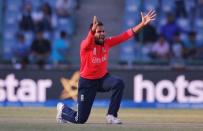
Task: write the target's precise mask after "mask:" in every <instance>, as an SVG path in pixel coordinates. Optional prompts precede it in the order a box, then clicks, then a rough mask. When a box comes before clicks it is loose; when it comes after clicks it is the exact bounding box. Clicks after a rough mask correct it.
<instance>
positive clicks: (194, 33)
mask: <svg viewBox="0 0 203 131" xmlns="http://www.w3.org/2000/svg"><path fill="white" fill-rule="evenodd" d="M188 35H189V36H196V35H197V33H196V32H195V31H190V32H188Z"/></svg>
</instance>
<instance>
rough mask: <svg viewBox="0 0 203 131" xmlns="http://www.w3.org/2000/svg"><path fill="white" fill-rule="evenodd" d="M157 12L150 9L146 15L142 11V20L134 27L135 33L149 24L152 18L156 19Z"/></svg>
mask: <svg viewBox="0 0 203 131" xmlns="http://www.w3.org/2000/svg"><path fill="white" fill-rule="evenodd" d="M155 16H156V13H155V11H154V10H150V11H149V12H148V13H147V14H146V15H144V14H143V13H142V12H141V17H142V21H141V22H140V23H139V24H138V25H136V26H134V27H133V28H132V30H133V32H134V33H137V32H138V31H139V30H140V29H141V28H143V27H144V26H145V25H147V24H149V23H150V22H151V21H152V20H155Z"/></svg>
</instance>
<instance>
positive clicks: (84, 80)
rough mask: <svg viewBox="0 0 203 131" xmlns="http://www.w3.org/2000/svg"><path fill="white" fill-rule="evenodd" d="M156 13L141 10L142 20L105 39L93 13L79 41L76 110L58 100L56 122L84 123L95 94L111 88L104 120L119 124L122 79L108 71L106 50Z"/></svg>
mask: <svg viewBox="0 0 203 131" xmlns="http://www.w3.org/2000/svg"><path fill="white" fill-rule="evenodd" d="M155 16H156V14H155V11H153V10H151V11H149V12H148V13H147V14H146V15H145V14H143V13H142V12H141V18H142V21H141V22H140V23H139V24H138V25H136V26H134V27H132V28H131V29H128V30H127V31H126V32H124V33H122V34H120V35H118V36H114V37H109V38H105V30H104V26H103V23H102V22H98V21H97V18H96V16H94V18H93V23H92V24H91V26H90V30H89V32H88V35H87V37H86V38H85V39H84V40H83V41H82V42H81V47H80V62H81V63H80V64H81V65H80V79H79V83H78V110H77V111H74V110H73V109H71V108H69V107H68V106H66V105H64V104H63V103H58V104H57V115H56V120H57V122H58V123H67V122H71V123H76V124H83V123H85V122H86V121H87V119H88V117H89V115H90V112H91V108H92V105H93V102H94V99H95V96H96V93H97V92H109V91H112V95H111V99H110V105H109V108H108V112H107V115H106V120H107V123H109V124H121V123H122V122H121V121H120V119H118V110H119V107H120V103H121V99H122V95H123V90H124V82H123V81H122V80H121V79H119V78H117V77H115V76H112V75H111V74H110V73H109V72H108V70H107V66H108V54H109V50H110V49H111V48H112V47H114V46H116V45H118V44H120V43H122V42H124V41H126V40H128V39H129V38H131V37H133V36H134V34H135V33H137V32H138V31H139V30H140V29H141V28H143V27H144V26H145V25H147V24H148V23H150V22H151V21H152V20H154V19H155Z"/></svg>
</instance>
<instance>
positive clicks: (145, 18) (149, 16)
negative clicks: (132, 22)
mask: <svg viewBox="0 0 203 131" xmlns="http://www.w3.org/2000/svg"><path fill="white" fill-rule="evenodd" d="M155 16H156V13H155V11H154V10H150V11H149V12H148V13H147V14H146V15H144V14H143V13H142V12H141V17H142V23H143V25H147V24H149V23H150V22H151V21H152V20H155Z"/></svg>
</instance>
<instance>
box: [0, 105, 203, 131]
mask: <svg viewBox="0 0 203 131" xmlns="http://www.w3.org/2000/svg"><path fill="white" fill-rule="evenodd" d="M105 112H106V111H105V109H93V110H92V113H91V115H90V118H89V120H88V122H87V123H86V124H83V125H81V124H78V125H76V124H57V123H56V120H55V115H56V110H55V108H3V107H1V108H0V131H81V130H82V131H203V110H180V109H179V110H160V109H159V110H155V109H121V110H120V112H119V116H120V118H121V119H122V121H123V124H122V125H110V124H106V123H105V122H106V121H105Z"/></svg>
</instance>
